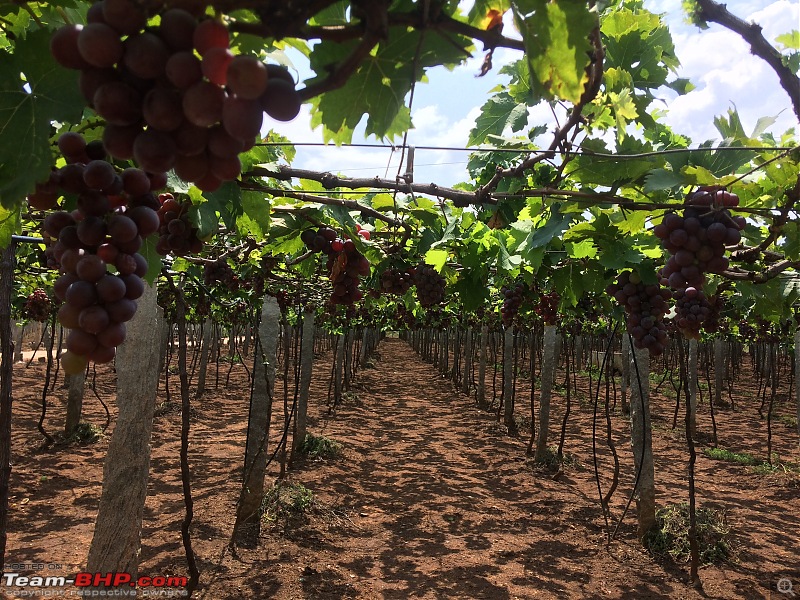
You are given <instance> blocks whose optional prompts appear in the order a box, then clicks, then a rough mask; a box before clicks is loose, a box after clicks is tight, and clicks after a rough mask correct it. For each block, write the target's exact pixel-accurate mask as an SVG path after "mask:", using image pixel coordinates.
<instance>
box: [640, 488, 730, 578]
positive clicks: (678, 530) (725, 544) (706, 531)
mask: <svg viewBox="0 0 800 600" xmlns="http://www.w3.org/2000/svg"><path fill="white" fill-rule="evenodd" d="M695 520H696V525H697V545H698V549H699V554H700V564H702V565H709V564H713V563H718V562H721V561H723V560H727V559H731V558H733V555H734V552H733V546H732V545H731V541H730V532H731V529H730V527H729V526H728V522H727V519H726V515H725V511H722V510H717V509H712V508H699V509H697V511H696V513H695ZM644 545H645V547H646V548H647V550H648V551H649V552H650V553H651V554H652V555H653V556H655V557H656V558H662V559H663V558H666V557H667V556H671V557H672V558H673V560H675V561H678V562H686V561H688V560H689V557H690V554H691V550H690V546H689V505H688V503H686V502H681V503H680V504H668V505H667V506H665V507H664V508H661V509H659V510H658V511H657V512H656V525H655V527H654V528H653V529H652V530H651V531H649V532H648V533H647V535H645V538H644Z"/></svg>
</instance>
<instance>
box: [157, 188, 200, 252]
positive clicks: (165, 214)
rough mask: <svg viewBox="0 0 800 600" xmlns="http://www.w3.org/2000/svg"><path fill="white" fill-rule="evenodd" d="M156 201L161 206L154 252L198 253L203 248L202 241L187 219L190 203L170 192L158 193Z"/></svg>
mask: <svg viewBox="0 0 800 600" xmlns="http://www.w3.org/2000/svg"><path fill="white" fill-rule="evenodd" d="M158 202H160V204H161V206H160V207H159V209H158V218H159V227H158V233H159V238H158V242H156V252H158V253H159V254H160V255H161V256H166V255H167V254H170V253H172V254H174V255H176V256H186V255H187V254H198V253H199V252H200V251H201V250H202V249H203V242H202V241H201V240H200V239H199V238H198V237H197V228H196V227H194V226H193V225H192V224H191V222H190V221H189V208H190V207H191V206H192V203H191V202H189V201H185V202H181V201H179V200H177V199H176V198H175V196H173V195H172V194H170V193H166V194H159V196H158Z"/></svg>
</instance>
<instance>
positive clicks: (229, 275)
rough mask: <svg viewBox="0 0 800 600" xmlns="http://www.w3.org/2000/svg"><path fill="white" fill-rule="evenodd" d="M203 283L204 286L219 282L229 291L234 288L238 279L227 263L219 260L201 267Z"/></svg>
mask: <svg viewBox="0 0 800 600" xmlns="http://www.w3.org/2000/svg"><path fill="white" fill-rule="evenodd" d="M203 281H204V282H205V284H206V285H211V284H213V283H215V282H219V283H221V284H222V285H223V286H225V287H226V288H228V289H229V290H232V289H234V288H235V287H236V284H237V283H238V278H237V277H236V275H235V274H234V272H233V269H232V268H231V266H230V265H229V264H228V261H226V260H225V259H224V258H220V259H219V260H215V261H214V262H210V263H206V264H205V265H204V266H203Z"/></svg>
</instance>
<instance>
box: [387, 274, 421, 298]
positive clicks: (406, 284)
mask: <svg viewBox="0 0 800 600" xmlns="http://www.w3.org/2000/svg"><path fill="white" fill-rule="evenodd" d="M413 284H414V269H386V270H385V271H384V272H383V273H381V289H382V290H383V291H384V292H385V293H387V294H393V295H396V296H402V295H403V294H405V293H406V292H407V291H408V290H409V289H411V286H412V285H413Z"/></svg>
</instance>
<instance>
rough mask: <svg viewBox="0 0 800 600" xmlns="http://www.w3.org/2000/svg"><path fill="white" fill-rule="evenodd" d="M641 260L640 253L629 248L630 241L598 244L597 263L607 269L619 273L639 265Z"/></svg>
mask: <svg viewBox="0 0 800 600" xmlns="http://www.w3.org/2000/svg"><path fill="white" fill-rule="evenodd" d="M643 258H644V256H642V254H641V252H639V251H638V250H636V249H634V248H632V247H631V242H630V241H624V240H612V241H610V242H607V243H602V244H600V259H599V262H600V264H601V265H603V266H604V267H605V268H607V269H614V270H615V271H619V270H621V269H624V268H625V267H629V266H631V265H632V264H639V263H640V262H642V260H643Z"/></svg>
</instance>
